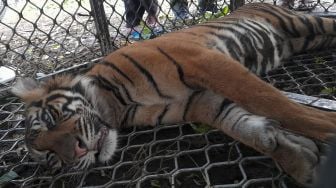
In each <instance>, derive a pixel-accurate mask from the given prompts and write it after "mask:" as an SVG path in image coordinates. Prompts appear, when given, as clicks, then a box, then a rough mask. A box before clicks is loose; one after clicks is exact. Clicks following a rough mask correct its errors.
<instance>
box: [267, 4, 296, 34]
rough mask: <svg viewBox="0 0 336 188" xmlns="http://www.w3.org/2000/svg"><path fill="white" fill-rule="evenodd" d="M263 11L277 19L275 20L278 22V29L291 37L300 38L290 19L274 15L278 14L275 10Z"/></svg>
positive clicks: (282, 15)
mask: <svg viewBox="0 0 336 188" xmlns="http://www.w3.org/2000/svg"><path fill="white" fill-rule="evenodd" d="M270 8H271V7H270ZM263 11H264V12H266V13H268V14H270V15H271V16H274V17H275V18H277V20H278V21H279V22H280V27H281V28H282V29H283V30H284V31H285V32H286V33H287V34H289V35H290V36H291V37H300V33H299V32H298V31H297V30H296V27H295V24H294V23H293V20H292V19H291V18H289V17H288V16H286V15H285V14H281V15H277V14H275V12H278V11H276V10H268V9H264V10H263ZM287 21H289V23H290V24H291V26H290V27H289V26H287V25H286V22H287ZM290 28H291V29H292V31H291V30H290Z"/></svg>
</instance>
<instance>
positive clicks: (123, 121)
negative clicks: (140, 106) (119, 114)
mask: <svg viewBox="0 0 336 188" xmlns="http://www.w3.org/2000/svg"><path fill="white" fill-rule="evenodd" d="M132 109H133V106H130V107H128V108H127V111H126V114H125V116H124V118H123V120H122V121H121V123H120V125H121V126H125V125H126V123H127V120H128V116H129V115H130V113H131V111H132Z"/></svg>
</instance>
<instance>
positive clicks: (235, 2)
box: [230, 0, 245, 11]
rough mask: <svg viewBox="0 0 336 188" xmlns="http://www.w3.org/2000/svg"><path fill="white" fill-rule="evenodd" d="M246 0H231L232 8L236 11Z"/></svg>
mask: <svg viewBox="0 0 336 188" xmlns="http://www.w3.org/2000/svg"><path fill="white" fill-rule="evenodd" d="M244 4H245V0H230V10H231V11H235V10H236V9H237V8H239V7H241V6H243V5H244Z"/></svg>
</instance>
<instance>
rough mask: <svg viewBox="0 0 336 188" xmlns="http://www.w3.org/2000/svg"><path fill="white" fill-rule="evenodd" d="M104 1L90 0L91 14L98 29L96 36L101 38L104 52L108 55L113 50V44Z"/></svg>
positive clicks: (100, 41)
mask: <svg viewBox="0 0 336 188" xmlns="http://www.w3.org/2000/svg"><path fill="white" fill-rule="evenodd" d="M103 3H104V0H90V5H91V14H92V16H93V18H94V22H95V26H96V30H97V36H96V37H97V38H98V40H99V43H100V47H101V51H102V54H103V55H107V54H108V53H110V52H111V51H112V50H113V46H112V41H111V38H110V33H109V29H108V21H107V19H106V14H105V9H104V4H103Z"/></svg>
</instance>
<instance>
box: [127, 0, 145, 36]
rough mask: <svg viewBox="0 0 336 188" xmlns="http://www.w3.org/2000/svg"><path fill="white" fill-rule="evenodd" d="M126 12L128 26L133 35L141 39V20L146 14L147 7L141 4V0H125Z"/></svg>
mask: <svg viewBox="0 0 336 188" xmlns="http://www.w3.org/2000/svg"><path fill="white" fill-rule="evenodd" d="M124 4H125V10H126V11H125V14H126V27H127V28H128V29H129V31H128V33H131V37H132V38H133V39H135V40H138V39H140V30H141V29H140V27H139V25H140V21H141V19H142V16H143V15H144V12H145V9H144V7H143V6H142V5H141V1H140V0H124Z"/></svg>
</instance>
